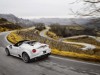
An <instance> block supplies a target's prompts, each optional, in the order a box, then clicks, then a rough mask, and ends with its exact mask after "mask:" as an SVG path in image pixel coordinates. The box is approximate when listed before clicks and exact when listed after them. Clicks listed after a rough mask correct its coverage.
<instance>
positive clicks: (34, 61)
mask: <svg viewBox="0 0 100 75" xmlns="http://www.w3.org/2000/svg"><path fill="white" fill-rule="evenodd" d="M11 58H13V59H15V60H21V61H22V62H24V61H23V60H22V58H19V57H16V56H11ZM45 60H49V57H39V58H36V59H32V60H30V62H29V63H36V62H42V61H45Z"/></svg>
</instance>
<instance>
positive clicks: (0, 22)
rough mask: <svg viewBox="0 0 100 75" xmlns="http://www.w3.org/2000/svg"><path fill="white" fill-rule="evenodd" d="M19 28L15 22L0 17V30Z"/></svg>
mask: <svg viewBox="0 0 100 75" xmlns="http://www.w3.org/2000/svg"><path fill="white" fill-rule="evenodd" d="M21 28H22V27H21V26H19V25H17V24H14V23H12V22H9V21H7V20H6V19H4V18H0V32H4V31H9V30H14V29H21Z"/></svg>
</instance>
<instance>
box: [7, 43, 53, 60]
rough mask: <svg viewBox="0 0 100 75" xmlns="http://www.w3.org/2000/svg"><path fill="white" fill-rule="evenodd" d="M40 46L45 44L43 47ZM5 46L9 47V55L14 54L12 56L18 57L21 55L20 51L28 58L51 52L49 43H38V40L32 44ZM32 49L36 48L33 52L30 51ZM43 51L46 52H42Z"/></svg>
mask: <svg viewBox="0 0 100 75" xmlns="http://www.w3.org/2000/svg"><path fill="white" fill-rule="evenodd" d="M41 46H45V47H41ZM39 47H41V48H39ZM7 48H8V49H9V52H10V54H11V55H14V56H17V57H19V56H20V57H22V53H23V52H26V53H27V54H28V55H29V57H30V59H33V58H36V57H40V56H42V55H46V54H50V53H51V49H50V48H49V45H47V44H42V43H39V42H36V43H35V44H34V46H31V45H29V44H26V43H23V44H22V45H20V46H18V47H16V46H14V45H12V47H10V46H7ZM33 49H35V50H36V52H35V53H33V52H32V50H33ZM44 51H45V52H46V53H44Z"/></svg>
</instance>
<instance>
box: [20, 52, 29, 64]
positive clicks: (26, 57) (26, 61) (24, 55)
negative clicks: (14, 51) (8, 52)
mask: <svg viewBox="0 0 100 75" xmlns="http://www.w3.org/2000/svg"><path fill="white" fill-rule="evenodd" d="M22 59H23V61H24V62H25V63H28V62H30V57H29V55H28V54H27V53H23V54H22Z"/></svg>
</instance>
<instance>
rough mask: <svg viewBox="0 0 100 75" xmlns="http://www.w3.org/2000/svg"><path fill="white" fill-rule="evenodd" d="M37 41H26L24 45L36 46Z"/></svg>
mask: <svg viewBox="0 0 100 75" xmlns="http://www.w3.org/2000/svg"><path fill="white" fill-rule="evenodd" d="M36 42H37V41H25V42H24V43H26V44H29V45H34V44H35V43H36Z"/></svg>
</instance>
